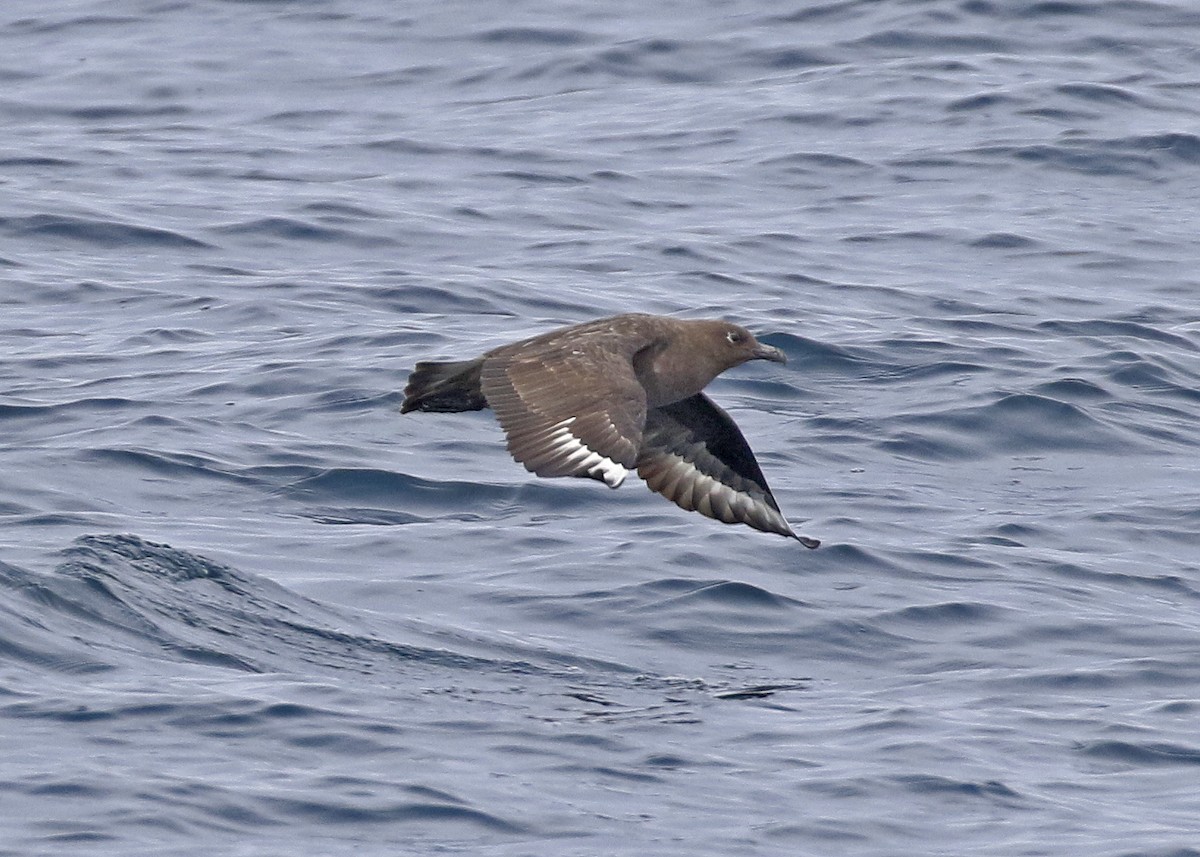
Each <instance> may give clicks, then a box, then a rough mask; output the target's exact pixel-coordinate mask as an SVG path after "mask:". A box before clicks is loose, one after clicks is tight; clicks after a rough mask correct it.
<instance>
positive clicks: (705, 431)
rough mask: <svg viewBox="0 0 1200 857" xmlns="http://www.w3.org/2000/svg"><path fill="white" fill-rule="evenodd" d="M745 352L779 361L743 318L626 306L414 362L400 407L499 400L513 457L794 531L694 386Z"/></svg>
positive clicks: (725, 423) (470, 405) (741, 444)
mask: <svg viewBox="0 0 1200 857" xmlns="http://www.w3.org/2000/svg"><path fill="white" fill-rule="evenodd" d="M748 360H772V361H774V362H776V363H784V362H786V358H785V357H784V354H783V352H782V351H780V350H779V349H778V348H773V347H771V346H769V345H763V344H761V343H760V342H758V340H756V339H755V338H754V336H753V335H752V334H751V333H750V332H749V331H748V330H746V329H745V328H743V327H739V326H738V325H736V324H730V323H728V322H724V321H686V320H682V319H676V318H668V317H665V316H656V315H641V314H628V315H618V316H613V317H612V318H602V319H598V320H596V321H589V322H586V323H584V324H578V325H575V326H573V327H564V328H561V329H559V330H552V331H550V332H549V333H544V334H542V335H541V336H535V337H533V338H531V339H525V340H522V341H520V342H515V343H513V344H512V345H504V346H501V347H500V348H493V349H492V350H491V351H488V352H487V353H486V354H484V355H483V356H482V357H478V358H476V359H474V360H462V361H455V362H448V363H437V362H421V363H418V364H417V365H416V368H415V369H414V370H413V372H412V375H410V376H409V379H408V386H406V387H405V388H404V404H403V405H402V406H401V408H400V411H401V413H408V412H409V411H432V412H458V411H473V410H481V409H483V408H487V407H490V408H491V409H492V410H493V411H495V412H496V418H497V419H498V420H499V421H500V425H501V427H502V428H503V429H504V433H505V434H506V435H507V436H508V450H509V452H511V453H512V456H513V458H515V459H516V460H517V461H519V462H521V463H522V464H523V465H525V468H526V469H527V470H529V471H530V472H532V473H536V474H537V475H538V476H586V477H589V478H592V479H598V480H600V481H602V482H604V483H606V484H607V485H608V486H609V487H612V488H616V487H617V486H619V485H620V484H621V482H622V481H623V480H624V479H625V476H626V475H627V473H628V471H630V470H636V471H637V474H638V476H640V477H641V478H642V479H644V480H645V481H646V484H647V485H648V486H649V488H650V490H652V491H656V492H658V493H659V494H662V495H663V496H664V497H666V498H667V499H668V500H670V501H672V502H673V503H675V504H677V505H679V506H681V507H682V508H684V509H688V510H690V511H697V512H700V513H701V514H702V515H707V516H708V517H710V518H715V519H716V520H718V521H724V522H725V523H729V524H734V523H742V524H747V525H749V526H751V527H753V528H755V529H756V530H762V531H764V532H768V533H778V534H779V535H783V536H789V537H791V538H794V539H796V540H797V541H799V542H800V543H801V544H803V545H804V546H805V547H810V548H815V547H816V546H817V545H818V544H820V542H818V541H816V540H815V539H810V538H807V537H806V536H799V535H796V533H794V532H793V531H792V528H791V527H790V526H789V525H788V522H787V520H786V519H785V518H784V517H783V514H782V513H781V512H780V511H779V505H778V504H777V503H776V502H775V498H774V496H772V494H771V489H770V488H769V487H768V486H767V480H766V479H765V478H764V477H763V474H762V470H761V469H759V466H758V462H757V461H756V460H755V458H754V453H753V452H751V451H750V447H749V446H748V445H747V443H746V439H745V438H744V437H743V436H742V433H741V431H740V430H739V429H738V427H737V425H735V424H734V422H733V420H732V419H731V418H730V416H729V414H727V413H725V411H724V410H722V409H721V408H719V407H718V406H717V405H715V404H714V403H713V402H712V400H711V399H709V398H708V396H706V395H704V393H703V392H701V391H702V390H703V389H704V388H705V387H706V386H707V385H708V383H709V382H710V381H712V379H713V378H715V377H717V376H718V375H720V374H721V373H722V372H724V371H725V370H726V369H731V368H733V367H734V366H740V365H741V364H742V363H745V362H746V361H748Z"/></svg>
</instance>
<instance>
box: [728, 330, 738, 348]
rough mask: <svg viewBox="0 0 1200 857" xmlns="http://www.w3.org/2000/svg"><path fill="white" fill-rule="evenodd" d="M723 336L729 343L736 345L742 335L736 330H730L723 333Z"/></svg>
mask: <svg viewBox="0 0 1200 857" xmlns="http://www.w3.org/2000/svg"><path fill="white" fill-rule="evenodd" d="M725 338H726V339H728V340H729V343H730V344H731V345H737V344H738V343H740V342H741V341H742V335H741V334H740V333H738V332H737V331H736V330H731V331H729V332H728V333H726V334H725Z"/></svg>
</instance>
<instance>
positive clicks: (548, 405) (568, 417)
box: [481, 329, 646, 488]
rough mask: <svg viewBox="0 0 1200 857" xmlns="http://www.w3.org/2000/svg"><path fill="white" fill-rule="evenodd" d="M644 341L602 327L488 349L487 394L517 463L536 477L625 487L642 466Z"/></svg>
mask: <svg viewBox="0 0 1200 857" xmlns="http://www.w3.org/2000/svg"><path fill="white" fill-rule="evenodd" d="M639 344H640V343H637V342H633V341H629V340H628V339H622V338H621V337H616V336H611V335H607V333H606V331H605V330H603V329H600V330H597V332H596V333H595V334H594V335H580V334H579V333H576V334H574V335H573V336H571V337H570V338H556V337H554V336H547V337H541V338H539V339H536V340H531V341H529V342H524V343H517V344H516V345H513V346H506V347H504V348H498V349H496V350H495V351H492V352H489V353H488V355H487V356H486V358H485V359H484V362H483V371H482V374H481V386H482V389H483V395H484V397H485V398H486V399H487V402H488V405H490V406H491V408H492V410H494V411H495V412H496V417H497V419H499V421H500V425H501V426H502V427H503V429H504V432H505V434H506V435H507V436H508V451H509V452H510V453H512V456H513V458H515V459H516V460H517V461H519V462H521V463H522V464H524V465H525V468H526V469H527V470H529V471H531V472H533V473H536V474H537V475H538V476H590V477H591V478H593V479H600V480H603V481H604V482H605V483H606V484H608V485H609V486H610V487H612V488H616V487H617V486H618V485H620V484H621V482H622V481H623V480H624V479H625V476H626V474H627V472H628V471H629V470H632V469H633V468H634V466H635V465H636V463H637V456H638V449H639V447H640V446H641V440H642V427H643V425H644V424H645V421H646V391H645V390H644V389H643V387H642V385H641V383H640V382H639V381H638V379H637V376H636V375H635V374H634V369H633V354H634V353H635V352H636V350H637V347H638V346H639Z"/></svg>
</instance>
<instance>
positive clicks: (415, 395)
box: [400, 357, 488, 414]
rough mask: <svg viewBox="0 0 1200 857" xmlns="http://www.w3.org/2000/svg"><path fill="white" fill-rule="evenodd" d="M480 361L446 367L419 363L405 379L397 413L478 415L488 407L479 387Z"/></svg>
mask: <svg viewBox="0 0 1200 857" xmlns="http://www.w3.org/2000/svg"><path fill="white" fill-rule="evenodd" d="M482 369H483V358H482V357H480V358H476V359H475V360H458V361H453V362H448V363H435V362H431V361H422V362H420V363H418V364H417V365H416V366H415V367H414V368H413V371H412V374H411V375H409V376H408V385H407V386H406V387H405V388H404V404H402V405H401V406H400V413H402V414H407V413H408V412H409V411H432V412H434V413H457V412H459V411H478V410H482V409H483V408H486V407H487V406H488V403H487V399H485V398H484V397H483V391H482V390H481V389H480V387H479V373H480V371H481V370H482Z"/></svg>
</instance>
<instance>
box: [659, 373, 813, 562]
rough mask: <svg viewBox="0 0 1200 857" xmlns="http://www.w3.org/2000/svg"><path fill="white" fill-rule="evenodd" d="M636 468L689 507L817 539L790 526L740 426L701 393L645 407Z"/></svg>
mask: <svg viewBox="0 0 1200 857" xmlns="http://www.w3.org/2000/svg"><path fill="white" fill-rule="evenodd" d="M637 472H638V475H639V476H641V477H642V479H644V480H646V484H647V485H648V486H649V487H650V490H651V491H656V492H657V493H659V494H662V495H663V496H664V497H666V498H667V499H668V500H670V501H671V502H673V503H675V504H677V505H678V506H680V507H682V508H684V509H687V510H688V511H696V512H699V513H700V514H702V515H707V516H708V517H710V518H715V519H716V520H718V521H724V522H725V523H727V524H747V525H748V526H751V527H753V528H754V529H756V530H762V531H763V532H767V533H778V534H779V535H781V536H788V537H790V538H794V539H796V540H798V541H799V542H801V543H802V544H803V545H804V546H805V547H814V548H815V547H816V546H817V545H818V544H820V543H819V542H817V541H816V540H815V539H810V538H807V537H806V536H799V535H796V533H795V532H793V531H792V528H791V526H790V525H789V524H788V522H787V520H786V519H785V518H784V517H783V514H782V513H781V512H780V511H779V504H778V503H776V502H775V497H774V496H773V495H772V494H771V489H770V488H769V487H768V486H767V480H766V478H765V477H764V476H763V473H762V469H761V468H759V466H758V462H757V461H756V460H755V458H754V453H753V452H751V451H750V446H749V445H748V444H747V443H746V438H745V437H744V436H743V435H742V432H741V430H740V429H739V428H738V427H737V424H736V423H734V421H733V419H732V418H731V417H730V416H729V414H727V413H725V411H724V410H722V409H721V408H720V407H718V406H717V405H716V404H714V403H713V401H712V400H711V399H709V398H708V397H707V396H706V395H704V394H703V393H697V394H696V395H694V396H690V397H689V398H686V399H683V400H682V401H679V402H675V403H674V404H671V405H665V406H663V407H659V408H652V409H651V410H650V411H649V412H648V413H647V415H646V427H645V430H644V431H643V433H642V448H641V453H640V455H639V456H638V459H637Z"/></svg>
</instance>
